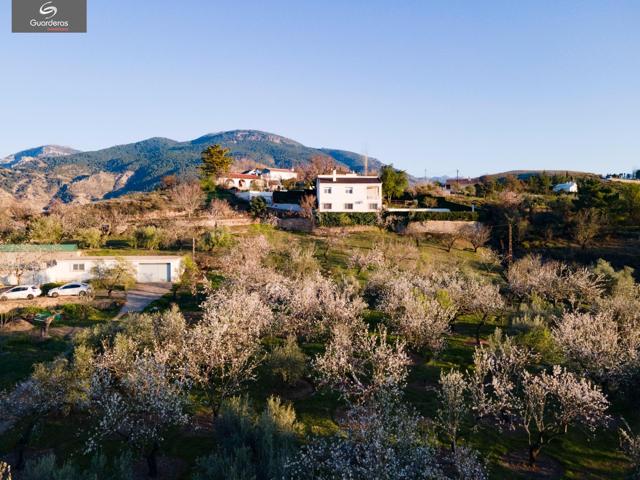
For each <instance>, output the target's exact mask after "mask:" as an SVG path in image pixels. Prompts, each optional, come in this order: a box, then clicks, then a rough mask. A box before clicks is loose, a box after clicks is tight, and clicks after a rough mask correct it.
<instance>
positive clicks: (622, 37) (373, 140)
mask: <svg viewBox="0 0 640 480" xmlns="http://www.w3.org/2000/svg"><path fill="white" fill-rule="evenodd" d="M639 25H640V2H638V1H637V0H634V1H624V0H615V1H602V0H597V1H591V0H576V1H570V0H561V1H558V0H553V1H546V0H535V1H527V0H518V1H513V0H505V1H490V0H470V1H457V0H442V1H431V0H416V1H412V0H389V1H378V0H335V1H334V0H326V1H323V0H316V1H311V0H295V1H294V0H270V1H265V0H262V1H253V0H244V1H241V2H240V1H237V0H236V1H226V0H216V1H211V0H181V1H175V0H171V1H168V0H154V1H153V2H151V1H149V0H137V1H136V0H134V1H131V0H128V1H125V0H88V33H86V34H68V33H65V34H62V33H57V34H53V33H49V34H24V33H23V34H13V33H11V2H10V1H9V0H2V1H1V2H0V157H4V156H5V155H8V154H10V153H14V152H16V151H19V150H23V149H26V148H29V147H34V146H38V145H43V144H50V143H53V144H61V145H67V146H71V147H74V148H78V149H81V150H95V149H99V148H105V147H109V146H112V145H115V144H123V143H129V142H134V141H138V140H142V139H145V138H149V137H155V136H162V137H169V138H172V139H175V140H181V141H183V140H189V139H193V138H196V137H199V136H201V135H203V134H205V133H209V132H217V131H223V130H232V129H259V130H264V131H268V132H273V133H277V134H280V135H284V136H286V137H289V138H292V139H294V140H297V141H299V142H301V143H303V144H305V145H308V146H312V147H329V148H340V149H346V150H352V151H355V152H358V153H366V154H368V155H369V156H371V157H375V158H378V159H380V160H381V161H383V162H385V163H393V164H394V165H395V166H396V167H398V168H402V169H405V170H407V171H409V172H410V173H412V174H414V175H416V176H423V175H424V174H425V171H426V173H427V175H428V176H434V175H450V176H454V175H456V171H459V174H460V175H461V176H475V175H480V174H483V173H492V172H500V171H506V170H513V169H532V168H536V169H547V170H550V169H561V170H581V171H593V172H599V173H606V172H627V171H631V170H632V169H633V168H635V167H640V27H639Z"/></svg>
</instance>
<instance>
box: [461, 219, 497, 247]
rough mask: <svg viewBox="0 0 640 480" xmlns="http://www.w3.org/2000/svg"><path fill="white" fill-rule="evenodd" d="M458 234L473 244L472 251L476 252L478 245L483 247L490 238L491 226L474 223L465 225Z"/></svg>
mask: <svg viewBox="0 0 640 480" xmlns="http://www.w3.org/2000/svg"><path fill="white" fill-rule="evenodd" d="M460 234H461V236H462V238H464V239H465V240H467V241H468V242H469V243H470V244H471V245H472V246H473V251H474V252H477V251H478V249H479V248H480V247H484V246H485V245H486V244H487V242H488V241H489V240H491V227H487V226H486V225H483V224H482V223H475V224H472V225H467V226H465V227H464V228H463V229H462V230H461V231H460Z"/></svg>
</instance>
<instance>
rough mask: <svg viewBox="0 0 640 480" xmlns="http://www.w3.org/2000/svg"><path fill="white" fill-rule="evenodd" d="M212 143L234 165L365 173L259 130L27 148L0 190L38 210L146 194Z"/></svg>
mask: <svg viewBox="0 0 640 480" xmlns="http://www.w3.org/2000/svg"><path fill="white" fill-rule="evenodd" d="M214 144H220V145H222V146H223V147H225V148H228V149H229V150H230V151H231V155H232V156H233V157H234V159H235V161H236V164H237V165H238V166H249V165H251V166H253V165H255V164H259V165H264V166H270V167H280V168H292V167H296V166H300V165H304V164H305V163H308V162H309V161H310V160H311V159H312V158H313V157H316V156H323V157H329V158H332V159H334V160H335V161H336V162H337V163H338V164H339V165H342V166H345V167H347V168H349V169H351V170H354V171H356V172H362V171H363V170H364V163H365V158H364V157H363V156H362V155H358V154H356V153H353V152H348V151H343V150H334V149H327V148H312V147H307V146H305V145H302V144H301V143H299V142H296V141H294V140H291V139H289V138H286V137H282V136H280V135H275V134H273V133H267V132H261V131H258V130H233V131H228V132H219V133H211V134H207V135H203V136H201V137H199V138H196V139H194V140H190V141H186V142H178V141H176V140H171V139H169V138H159V137H155V138H149V139H147V140H143V141H140V142H136V143H130V144H126V145H117V146H113V147H109V148H105V149H102V150H96V151H93V152H78V151H75V150H72V149H67V150H64V149H66V147H57V146H51V145H50V146H46V147H38V148H36V149H31V150H25V151H24V152H20V153H17V154H14V155H10V156H9V157H7V158H6V159H5V160H6V161H5V160H3V161H2V162H3V163H2V164H0V190H4V193H8V194H10V195H13V196H14V197H15V198H17V199H18V200H23V201H29V202H32V203H33V204H34V205H35V206H37V207H40V208H43V207H45V206H46V205H48V204H49V203H50V202H51V200H52V199H54V198H59V199H61V200H63V201H65V202H88V201H92V200H99V199H103V198H111V197H116V196H119V195H123V194H126V193H129V192H137V191H149V190H152V189H153V188H155V187H156V186H157V185H158V183H159V182H160V180H161V179H162V177H164V176H166V175H178V176H190V175H194V174H195V173H196V171H197V170H196V169H197V166H198V164H199V163H200V153H201V152H202V150H204V148H205V147H207V146H209V145H214ZM48 152H50V153H48ZM27 158H29V159H33V160H29V161H26V159H27ZM382 165H383V164H382V163H381V162H380V161H378V160H376V159H374V158H369V159H368V168H369V171H372V170H377V169H379V168H380V167H381V166H382ZM0 196H3V195H2V192H1V191H0Z"/></svg>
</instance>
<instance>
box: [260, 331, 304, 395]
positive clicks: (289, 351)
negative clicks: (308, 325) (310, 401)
mask: <svg viewBox="0 0 640 480" xmlns="http://www.w3.org/2000/svg"><path fill="white" fill-rule="evenodd" d="M267 367H268V368H269V371H270V372H271V373H272V374H273V375H274V376H276V377H279V379H281V380H282V381H283V382H284V383H286V384H287V385H295V384H296V383H297V382H298V381H300V380H301V379H302V377H303V376H304V374H305V371H306V369H307V356H306V355H305V354H304V352H303V351H302V350H301V349H300V347H299V346H298V344H297V342H296V339H295V338H294V337H289V338H287V342H286V343H285V344H284V345H281V346H278V347H276V348H275V349H274V350H273V351H272V352H271V354H270V355H269V358H268V360H267Z"/></svg>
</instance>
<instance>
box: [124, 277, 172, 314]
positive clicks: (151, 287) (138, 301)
mask: <svg viewBox="0 0 640 480" xmlns="http://www.w3.org/2000/svg"><path fill="white" fill-rule="evenodd" d="M170 291H171V284H170V283H138V284H136V286H135V287H133V288H132V289H131V290H129V291H128V292H127V301H126V303H125V304H124V305H123V306H122V310H120V313H118V316H117V317H116V318H120V317H122V316H123V315H125V314H127V313H129V312H141V311H142V310H144V308H145V307H146V306H147V305H149V304H150V303H151V302H153V301H155V300H157V299H159V298H160V297H162V296H163V295H166V294H167V293H169V292H170Z"/></svg>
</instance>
